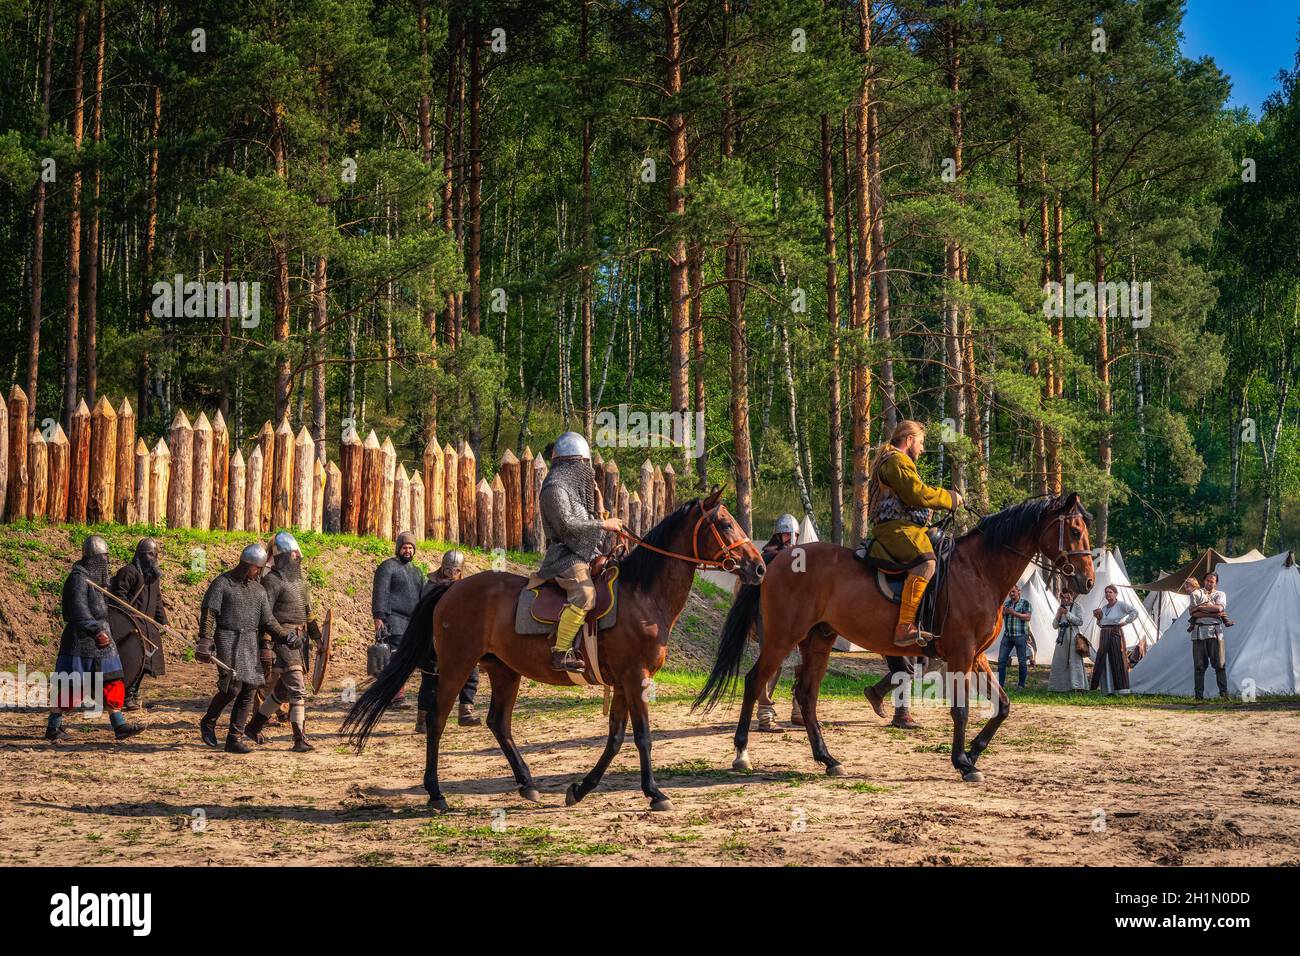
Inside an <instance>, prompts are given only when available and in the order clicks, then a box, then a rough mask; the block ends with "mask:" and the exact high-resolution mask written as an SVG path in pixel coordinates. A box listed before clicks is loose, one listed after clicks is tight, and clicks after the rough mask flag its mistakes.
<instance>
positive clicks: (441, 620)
mask: <svg viewBox="0 0 1300 956" xmlns="http://www.w3.org/2000/svg"><path fill="white" fill-rule="evenodd" d="M637 541H638V543H637V546H636V547H635V548H633V549H632V550H631V552H629V553H628V555H627V556H626V557H625V558H623V559H622V562H621V564H620V566H619V577H618V605H617V611H616V612H615V614H616V620H615V623H614V624H613V626H612V627H610V628H609V629H607V630H603V631H601V632H600V634H599V637H598V638H597V641H598V646H599V663H600V674H601V675H602V679H603V680H604V682H605V683H606V684H607V685H608V686H610V687H611V688H612V692H611V700H610V708H609V735H608V738H607V740H606V743H605V750H604V752H603V753H602V754H601V755H600V759H599V760H598V761H597V762H596V765H595V767H594V768H593V769H592V770H591V772H590V773H588V774H587V775H586V776H585V777H583V778H582V779H581V780H578V781H574V782H573V783H572V784H570V785H569V788H568V791H567V792H566V794H565V804H566V805H572V804H574V803H577V802H578V801H579V800H581V799H582V798H583V797H584V796H586V795H587V794H588V793H590V792H591V791H592V790H593V789H595V787H596V786H597V784H599V783H600V780H601V777H602V776H603V775H604V773H605V770H606V768H607V767H608V766H609V764H610V762H611V761H612V760H613V759H614V757H615V755H616V754H617V753H618V751H619V749H620V748H621V747H622V745H623V737H624V734H625V733H626V729H627V724H628V722H629V720H630V722H631V724H632V735H633V739H634V740H635V742H636V748H637V751H638V754H639V756H640V758H641V760H640V762H641V790H642V792H643V793H644V794H645V795H646V796H647V797H649V798H650V809H652V810H671V809H672V801H671V800H669V799H668V797H667V795H666V794H664V792H663V791H662V790H661V789H660V788H659V785H658V783H656V782H655V779H654V773H653V771H652V768H651V762H650V715H649V706H648V697H649V695H648V694H647V692H646V691H647V689H648V688H649V687H650V686H651V678H652V677H653V676H654V674H655V673H656V672H658V670H659V668H661V667H662V666H663V664H664V660H665V659H666V658H667V656H668V636H669V634H670V632H671V631H672V628H673V625H674V624H675V623H676V622H677V618H678V616H679V615H680V614H681V612H682V608H683V607H685V605H686V598H687V596H688V595H689V594H690V590H691V584H692V583H693V581H694V579H695V569H696V568H697V567H725V568H726V569H728V570H732V571H735V572H736V573H737V574H739V575H740V577H741V578H742V579H743V580H745V581H748V582H750V583H757V581H759V580H760V579H761V578H762V576H763V559H762V557H761V556H760V555H759V553H758V549H757V548H755V547H754V544H753V542H752V541H750V539H749V536H748V535H746V534H745V532H744V530H743V529H742V528H741V527H740V525H739V523H738V522H737V521H736V520H735V519H734V518H733V517H732V516H731V513H730V512H728V511H727V509H726V507H725V506H723V504H722V500H721V490H720V489H718V488H714V489H713V491H712V492H711V493H710V494H709V495H708V497H706V498H703V499H698V498H697V499H694V500H692V501H688V502H686V503H685V504H683V505H681V506H680V507H678V508H677V509H676V510H675V511H674V512H672V513H671V514H669V515H668V516H667V517H665V518H664V519H663V520H662V521H661V522H659V524H657V525H656V526H655V527H654V528H653V529H652V530H651V531H649V532H648V533H647V534H646V535H645V537H644V538H643V539H637ZM527 580H528V579H527V578H525V577H523V576H521V575H518V574H509V573H507V572H504V571H484V572H480V573H479V574H475V575H471V576H470V577H468V578H465V579H463V580H461V581H457V582H455V583H454V584H451V585H450V586H448V587H446V588H445V589H443V590H441V591H434V592H430V593H428V594H426V595H425V596H424V597H423V599H422V600H421V601H420V603H419V604H418V605H417V606H416V609H415V611H414V613H413V615H412V617H411V624H410V626H409V628H408V629H407V631H406V635H405V636H404V637H403V639H402V643H401V646H400V647H399V648H398V650H397V652H396V653H395V654H394V655H393V657H392V659H391V660H390V661H389V663H388V666H387V667H386V668H385V669H384V671H383V673H382V674H380V675H379V677H377V678H376V679H375V682H374V683H373V684H372V685H371V686H370V687H369V688H368V689H367V690H366V692H365V693H364V694H362V695H361V698H360V699H359V700H358V701H357V702H356V704H355V705H354V706H353V707H352V710H351V711H350V712H349V714H348V716H347V718H346V719H345V720H344V722H343V730H344V731H350V734H349V736H350V739H351V742H352V743H353V745H354V746H355V747H357V748H358V749H360V748H361V747H363V746H364V745H365V742H366V739H367V738H368V737H369V736H370V734H371V732H372V731H373V730H374V727H375V724H376V722H377V721H378V720H379V718H380V716H382V714H383V712H384V711H385V710H386V709H387V707H388V706H389V704H390V703H391V702H392V699H393V697H394V696H395V695H396V693H397V691H398V689H399V688H401V687H402V685H403V684H405V682H406V679H407V678H408V677H410V675H411V673H412V672H413V671H414V670H415V668H416V667H417V666H419V665H420V663H421V662H422V661H425V660H431V658H436V660H437V671H438V682H437V691H436V703H435V704H434V709H433V711H432V712H431V713H430V714H429V724H428V737H427V746H426V750H425V768H424V788H425V790H426V791H428V794H429V804H430V806H432V807H433V808H434V810H436V811H439V812H443V811H445V810H446V809H447V800H446V798H445V797H444V796H443V793H442V789H441V787H440V785H439V781H438V747H439V742H440V740H441V738H442V733H443V728H444V727H445V725H446V722H447V715H448V714H449V713H450V712H451V709H452V707H453V706H454V705H455V703H456V695H457V691H458V690H459V689H460V687H461V685H462V684H464V683H465V679H466V678H467V677H468V676H469V674H470V671H471V670H472V669H473V668H474V666H475V665H476V664H479V663H480V662H481V664H482V667H483V669H484V670H486V671H487V673H488V678H489V679H490V680H491V682H492V701H491V704H490V705H489V708H488V716H487V725H488V728H489V729H490V730H491V731H492V734H493V736H495V737H496V741H497V744H498V745H499V746H500V747H501V750H502V752H503V753H504V754H505V757H506V760H507V761H508V762H509V764H510V769H511V771H512V772H513V774H514V778H515V782H516V783H517V784H518V786H519V793H520V795H521V796H523V797H524V798H525V799H528V800H534V801H536V800H539V799H540V796H541V795H540V793H539V791H538V789H537V786H536V784H535V783H534V781H533V777H532V774H531V772H530V771H529V769H528V765H527V764H526V763H525V762H524V758H523V755H522V754H521V753H520V752H519V747H518V746H517V745H516V744H515V741H514V736H513V733H512V730H511V717H512V715H513V713H514V708H515V699H516V697H517V695H518V693H519V682H520V680H521V679H522V678H523V677H529V678H531V679H533V680H535V681H539V682H541V683H543V684H557V685H564V686H569V685H570V684H571V683H572V681H571V679H570V677H569V676H568V675H567V673H565V672H562V671H556V670H553V669H552V668H551V643H550V641H548V640H547V639H546V638H544V637H539V636H536V635H527V634H519V633H517V632H516V630H515V619H516V605H517V603H518V600H519V596H520V592H521V591H522V590H523V588H524V586H525V585H526V584H527ZM430 648H432V649H433V655H430V653H429V651H430ZM588 663H590V662H588Z"/></svg>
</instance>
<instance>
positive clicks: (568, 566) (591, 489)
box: [527, 432, 623, 671]
mask: <svg viewBox="0 0 1300 956" xmlns="http://www.w3.org/2000/svg"><path fill="white" fill-rule="evenodd" d="M599 501H600V499H599V496H598V493H597V491H596V472H595V471H594V470H593V469H592V467H591V449H590V448H589V447H588V445H587V441H586V439H585V438H583V437H582V436H581V435H579V434H578V433H577V432H565V433H564V434H563V435H561V436H560V437H559V438H557V439H556V440H555V447H554V450H553V452H552V455H551V470H550V472H549V473H548V474H547V475H546V480H545V481H543V482H542V487H541V490H540V491H539V492H538V496H537V507H538V510H539V511H540V513H541V517H542V531H543V532H544V534H545V535H546V540H547V541H549V542H551V545H550V547H548V548H547V549H546V555H545V557H544V558H543V559H542V565H541V567H539V568H538V569H537V570H536V571H534V572H533V575H532V577H531V578H529V580H528V584H527V587H530V588H534V587H540V586H541V585H542V584H543V583H545V582H546V581H554V582H555V583H556V584H558V585H559V586H560V587H562V588H564V593H565V596H566V601H565V605H564V610H563V611H561V612H560V620H559V623H558V624H556V627H555V647H554V649H553V650H552V651H551V669H552V670H557V671H581V670H582V662H581V661H580V660H578V658H577V657H576V655H574V653H573V642H574V639H575V638H576V637H577V636H578V634H579V632H580V631H581V630H582V624H583V621H585V620H586V617H587V612H588V611H590V610H591V609H592V608H593V607H595V606H596V586H595V584H593V583H592V580H591V568H590V563H591V561H592V559H593V558H595V557H596V555H597V553H598V552H599V551H600V546H601V543H602V542H603V541H604V538H605V534H606V532H614V533H617V532H618V531H620V530H621V529H622V527H623V523H622V522H621V521H619V520H618V519H617V518H605V517H602V514H601V509H600V503H599Z"/></svg>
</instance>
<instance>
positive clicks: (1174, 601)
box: [1142, 571, 1192, 637]
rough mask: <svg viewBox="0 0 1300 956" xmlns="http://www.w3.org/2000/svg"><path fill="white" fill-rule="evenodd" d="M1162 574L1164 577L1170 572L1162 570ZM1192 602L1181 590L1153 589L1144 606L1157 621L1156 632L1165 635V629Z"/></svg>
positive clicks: (1143, 603) (1167, 628) (1144, 601)
mask: <svg viewBox="0 0 1300 956" xmlns="http://www.w3.org/2000/svg"><path fill="white" fill-rule="evenodd" d="M1160 576H1161V577H1162V578H1163V577H1167V576H1168V574H1167V573H1166V572H1164V571H1161V572H1160ZM1191 603H1192V599H1191V598H1190V597H1189V596H1188V595H1186V594H1183V593H1182V592H1181V591H1152V592H1150V593H1149V594H1147V596H1146V599H1145V600H1143V602H1142V606H1143V607H1145V608H1146V609H1147V613H1148V614H1150V615H1151V619H1152V620H1153V621H1155V622H1156V633H1158V634H1159V635H1160V636H1161V637H1164V636H1165V631H1167V630H1169V625H1170V624H1172V623H1174V621H1175V620H1177V618H1178V615H1180V614H1182V613H1183V612H1184V611H1186V610H1187V608H1188V606H1189V605H1190V604H1191Z"/></svg>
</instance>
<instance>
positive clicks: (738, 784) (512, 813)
mask: <svg viewBox="0 0 1300 956" xmlns="http://www.w3.org/2000/svg"><path fill="white" fill-rule="evenodd" d="M208 680H209V678H208V676H207V674H206V672H205V671H204V670H203V669H202V668H201V667H200V666H199V665H197V664H180V665H178V666H177V667H175V668H174V672H173V673H170V674H169V676H168V677H167V678H166V680H165V682H164V683H162V684H159V683H153V684H146V699H147V700H148V701H149V703H150V707H149V709H148V710H147V711H146V712H145V713H144V714H143V715H142V719H143V720H145V721H147V722H148V724H149V730H148V732H147V733H145V734H143V735H141V736H140V737H137V738H135V739H134V740H132V741H129V742H127V743H123V744H118V743H116V742H115V741H113V740H112V738H111V737H110V735H109V733H108V730H107V725H106V722H105V721H104V720H103V718H99V719H97V720H95V721H93V722H92V721H83V720H75V721H73V722H72V723H71V725H70V726H71V729H72V731H73V734H74V740H73V742H72V743H70V744H68V745H64V746H61V747H59V748H51V747H50V746H48V745H47V744H45V743H44V742H43V741H41V740H40V733H41V730H42V729H43V725H44V720H43V716H42V715H41V714H39V713H15V712H12V711H10V712H5V713H3V714H0V754H2V756H0V766H3V773H2V774H0V802H2V805H3V806H4V808H5V812H4V813H2V814H0V864H4V865H23V864H26V865H30V864H87V863H88V864H95V863H125V864H136V865H158V864H222V865H280V864H286V863H294V864H312V865H350V866H355V865H376V864H379V865H382V864H395V865H429V864H521V863H522V864H530V863H557V864H578V865H611V864H612V865H618V864H627V863H633V864H692V865H701V864H735V863H744V864H758V865H817V864H822V865H825V864H866V865H880V864H922V865H924V864H959V865H989V864H1000V865H1012V864H1021V865H1024V864H1030V865H1053V864H1097V865H1101V864H1192V865H1215V866H1220V865H1240V864H1290V865H1297V864H1300V747H1297V742H1298V741H1300V711H1297V710H1296V709H1295V708H1294V704H1291V705H1275V706H1272V707H1266V706H1260V707H1255V708H1247V707H1245V706H1242V705H1234V706H1233V707H1231V708H1229V709H1226V710H1221V709H1208V710H1206V709H1202V710H1192V709H1188V708H1182V707H1170V706H1143V707H1097V706H1093V707H1086V706H1074V705H1045V704H1030V703H1025V704H1021V705H1018V706H1017V707H1016V709H1015V711H1014V712H1013V714H1012V715H1011V717H1010V718H1009V720H1008V722H1007V723H1006V724H1004V726H1003V728H1002V731H1001V733H1000V734H999V737H998V738H997V740H995V742H994V745H993V746H992V748H991V749H990V750H989V751H988V753H986V754H985V755H984V757H983V758H982V759H981V762H980V766H981V769H982V770H983V771H984V773H985V775H986V781H985V782H984V783H983V784H966V783H962V782H961V781H960V779H959V778H958V776H957V775H956V773H955V772H954V771H953V769H952V767H951V764H950V763H949V758H948V753H947V749H948V741H949V733H950V729H949V722H948V717H947V714H946V712H944V711H938V710H923V711H921V712H920V713H919V714H918V716H919V717H920V719H921V720H922V721H923V723H924V724H925V729H924V730H922V731H919V732H913V733H905V732H902V731H898V730H892V729H888V728H886V727H885V726H883V722H882V721H880V720H878V719H877V718H876V717H875V715H874V714H872V713H871V711H870V709H869V708H868V707H867V706H866V705H865V703H863V702H861V701H859V700H851V699H838V700H830V701H823V704H822V722H823V725H824V727H825V729H826V732H827V740H828V744H829V746H830V748H831V751H832V753H834V754H835V756H836V757H838V758H839V759H840V760H842V761H843V762H844V764H845V768H846V769H847V770H848V772H849V775H848V776H846V777H841V778H830V777H826V776H824V775H823V774H822V772H821V768H820V767H819V765H817V764H815V763H814V762H813V761H812V758H811V756H810V754H809V750H808V744H807V738H806V737H805V735H804V734H803V732H802V731H799V732H797V733H796V732H789V733H782V734H757V733H756V734H754V735H753V736H752V737H751V747H750V753H751V756H752V758H753V761H754V767H755V769H754V771H752V772H750V773H734V772H732V771H731V770H730V769H729V768H730V765H731V757H732V753H731V746H730V736H731V733H732V730H733V721H734V714H735V711H734V709H732V710H725V709H720V710H719V711H717V712H715V713H714V714H713V715H709V716H698V715H691V714H690V712H689V706H688V703H687V700H686V698H685V696H684V695H683V694H682V693H681V692H676V693H673V692H671V691H669V692H665V693H661V694H660V697H659V700H657V701H656V703H655V704H654V705H653V708H652V720H653V727H654V765H655V768H656V774H657V777H658V780H659V783H660V785H661V786H662V787H663V788H664V789H665V790H666V791H667V792H668V793H669V795H670V796H671V797H672V799H673V801H674V804H675V807H676V809H675V810H673V811H672V812H668V813H651V812H650V811H649V810H648V809H647V806H648V802H647V801H646V800H645V798H644V797H643V796H642V795H641V793H640V788H639V783H638V775H637V758H636V750H635V748H634V747H633V745H632V742H631V735H630V734H629V735H628V740H627V743H626V745H625V747H624V749H623V752H622V753H621V754H620V755H619V757H618V758H617V759H616V760H615V762H614V764H613V765H612V767H611V768H610V772H609V773H608V774H607V775H606V777H605V780H604V782H603V783H602V785H601V787H600V788H599V789H597V790H596V791H595V792H594V793H592V794H591V795H589V796H588V797H587V798H586V800H585V801H584V802H583V803H582V804H580V805H578V806H576V807H572V808H565V807H564V799H563V794H564V789H565V787H566V786H567V784H568V783H569V781H570V780H571V779H573V778H574V777H575V776H577V775H580V774H582V773H585V772H586V771H587V770H588V769H589V768H590V766H591V765H592V763H594V761H595V759H596V757H597V755H598V753H599V749H600V746H601V744H602V743H603V737H604V727H605V721H604V719H603V718H602V717H601V713H600V698H599V695H598V693H597V692H595V691H579V690H574V691H556V690H552V689H549V688H543V687H539V686H526V687H525V688H524V690H523V691H522V693H521V700H520V708H519V710H518V712H517V715H516V720H515V735H516V739H517V740H518V741H519V742H520V744H521V746H522V747H523V750H524V753H525V757H526V759H527V760H528V761H529V763H530V765H531V767H532V770H533V773H534V775H535V776H536V778H537V782H538V784H539V786H540V787H541V789H542V791H543V803H542V804H541V805H537V804H531V803H528V802H526V801H524V800H523V799H522V798H521V797H519V796H518V795H517V793H516V792H515V789H514V785H513V781H512V779H511V777H510V775H509V771H508V768H507V766H506V763H505V760H504V758H503V757H502V756H501V754H500V752H499V751H498V750H497V749H496V747H495V742H494V741H493V739H492V737H491V734H490V733H489V731H488V730H487V729H486V728H485V727H479V728H457V727H451V728H449V730H448V737H447V738H446V741H445V745H444V746H445V749H444V760H443V768H442V772H443V781H444V783H443V787H444V791H445V793H446V796H447V798H448V800H449V801H450V803H451V811H450V812H449V813H447V814H446V815H443V816H439V817H432V816H431V815H430V814H429V813H428V812H427V811H426V809H425V794H424V792H423V791H422V790H421V789H420V787H419V781H420V775H421V772H422V768H423V739H422V738H419V737H417V736H415V735H414V734H413V733H412V732H411V726H412V721H413V712H412V711H394V712H390V714H389V715H388V716H386V717H385V719H384V721H383V722H382V723H381V725H380V727H379V729H378V730H377V732H376V734H375V737H374V738H373V740H372V743H371V746H370V747H369V749H367V750H366V751H365V752H364V753H363V754H360V755H357V754H355V753H353V752H352V751H351V750H350V749H347V748H346V747H345V746H344V742H343V741H342V740H341V739H340V738H339V737H337V736H336V734H335V731H336V729H337V726H338V723H339V720H340V718H341V716H342V714H343V712H344V710H345V705H344V704H343V702H342V700H341V697H340V694H339V692H338V689H337V688H334V689H332V690H331V691H330V692H328V693H326V694H324V695H322V696H321V697H320V698H318V699H316V700H315V701H313V703H312V713H313V717H312V727H311V729H312V730H313V731H314V739H315V741H316V743H317V750H316V752H314V753H312V754H306V755H298V754H294V753H292V752H290V750H289V744H290V735H289V734H288V728H287V727H275V726H274V725H273V726H272V732H273V733H272V737H271V739H270V742H269V743H268V744H267V745H266V746H265V747H262V748H260V749H259V750H258V751H257V752H256V753H254V754H251V755H248V756H243V757H241V756H237V755H229V754H225V753H221V752H214V751H210V750H208V749H207V748H205V747H204V746H202V744H201V743H200V742H199V740H198V734H197V729H196V728H197V722H198V717H199V711H200V709H201V708H202V706H203V705H204V704H205V702H206V694H207V693H209V688H208ZM487 690H488V684H487V681H486V679H485V680H484V681H483V685H482V687H481V688H480V701H481V703H482V704H483V705H484V709H485V705H486V700H487ZM780 697H781V698H782V699H781V700H780V709H781V716H782V717H785V716H786V715H787V708H788V693H786V692H784V691H783V692H782V693H781V695H780Z"/></svg>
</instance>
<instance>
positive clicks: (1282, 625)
mask: <svg viewBox="0 0 1300 956" xmlns="http://www.w3.org/2000/svg"><path fill="white" fill-rule="evenodd" d="M1216 570H1217V571H1218V573H1219V588H1220V589H1221V590H1222V591H1223V592H1224V593H1225V594H1227V596H1228V617H1230V618H1231V619H1232V620H1233V621H1235V622H1236V623H1235V626H1234V627H1230V628H1225V629H1224V632H1223V633H1224V651H1225V655H1226V658H1227V672H1228V691H1229V693H1231V694H1233V695H1234V696H1238V695H1240V694H1241V693H1242V691H1243V690H1253V691H1254V692H1255V693H1258V694H1296V693H1300V573H1297V569H1296V567H1295V559H1294V557H1293V556H1292V555H1291V554H1289V553H1287V554H1277V555H1274V556H1273V557H1271V558H1265V559H1264V560H1262V561H1250V562H1228V563H1226V564H1221V565H1220V566H1219V567H1218V568H1217V569H1216ZM1189 638H1190V635H1189V634H1188V633H1187V612H1186V611H1184V612H1183V613H1182V614H1181V615H1180V616H1179V617H1178V619H1177V620H1176V621H1174V623H1173V625H1172V626H1171V627H1170V629H1169V632H1168V637H1167V638H1166V639H1165V640H1163V641H1161V642H1160V643H1159V644H1157V645H1156V646H1155V647H1153V648H1152V649H1151V650H1150V652H1149V653H1148V654H1147V656H1146V657H1144V658H1143V659H1142V661H1141V663H1139V664H1138V665H1137V666H1136V667H1135V668H1133V672H1132V674H1131V676H1130V681H1131V683H1132V687H1133V692H1134V693H1135V694H1175V695H1179V696H1183V697H1190V696H1192V693H1193V686H1192V678H1193V672H1192V650H1191V646H1190V640H1189ZM1205 683H1206V693H1207V694H1214V693H1216V692H1217V690H1218V688H1217V686H1216V685H1215V683H1214V674H1213V672H1212V671H1207V672H1206V675H1205Z"/></svg>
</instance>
